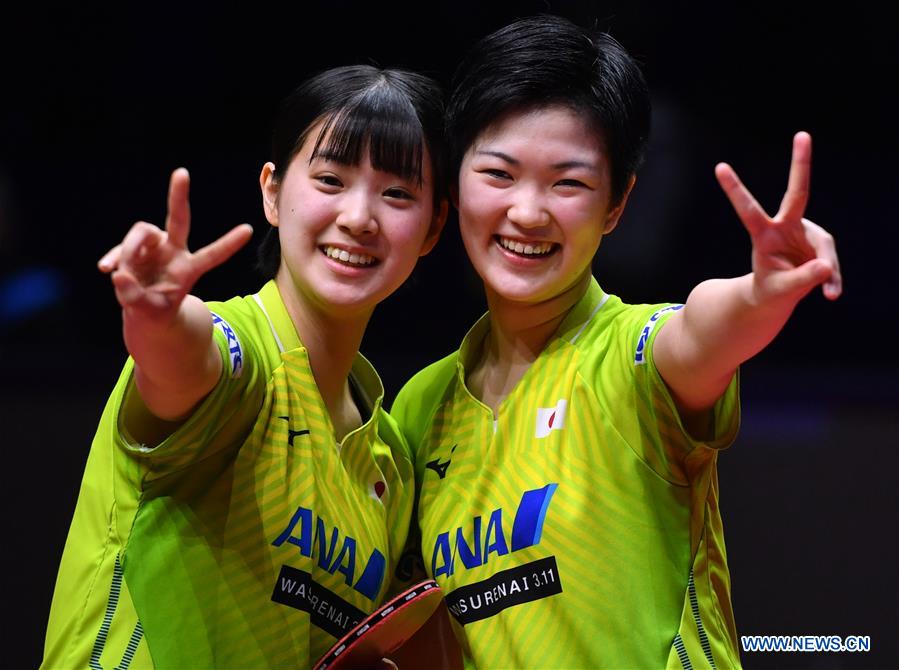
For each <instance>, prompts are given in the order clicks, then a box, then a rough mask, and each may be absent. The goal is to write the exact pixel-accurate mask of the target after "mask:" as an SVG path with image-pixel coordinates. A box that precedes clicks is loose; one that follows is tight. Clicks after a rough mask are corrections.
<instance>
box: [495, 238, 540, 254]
mask: <svg viewBox="0 0 899 670" xmlns="http://www.w3.org/2000/svg"><path fill="white" fill-rule="evenodd" d="M499 243H500V244H501V245H502V246H503V248H505V249H508V250H509V251H514V252H515V253H516V254H523V255H525V256H543V255H545V254H547V253H549V252H550V251H552V248H553V243H552V242H540V243H528V244H522V243H521V242H517V241H515V240H510V239H507V238H505V237H499Z"/></svg>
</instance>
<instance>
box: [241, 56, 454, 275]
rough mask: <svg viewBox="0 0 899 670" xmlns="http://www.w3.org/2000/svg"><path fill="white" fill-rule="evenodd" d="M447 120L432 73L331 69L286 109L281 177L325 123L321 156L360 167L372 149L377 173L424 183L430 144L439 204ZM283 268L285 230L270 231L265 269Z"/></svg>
mask: <svg viewBox="0 0 899 670" xmlns="http://www.w3.org/2000/svg"><path fill="white" fill-rule="evenodd" d="M443 114H444V106H443V93H442V91H441V89H440V86H439V85H438V84H437V82H435V81H434V80H432V79H431V78H429V77H426V76H425V75H422V74H418V73H415V72H409V71H406V70H397V69H380V68H376V67H373V66H370V65H349V66H345V67H337V68H332V69H330V70H325V71H324V72H320V73H319V74H317V75H315V76H313V77H311V78H310V79H307V80H306V81H305V82H303V83H302V84H301V85H300V86H299V87H297V88H296V89H295V90H294V91H293V92H292V93H291V94H290V95H288V96H287V97H286V98H285V99H284V100H283V102H282V103H281V106H280V109H279V111H278V114H277V116H276V119H275V124H274V131H273V133H272V161H273V162H274V164H275V179H279V178H280V177H281V176H283V175H284V174H286V172H287V168H288V166H289V165H290V162H291V161H292V160H293V158H294V157H295V156H296V155H297V154H298V153H299V152H300V151H301V150H302V148H303V145H304V144H305V142H306V140H307V139H309V137H308V135H309V131H310V129H311V128H312V127H313V126H314V125H315V124H316V123H317V122H319V121H321V120H324V122H325V123H324V126H323V127H322V130H321V131H320V132H319V134H318V137H317V138H315V140H314V141H315V145H314V147H313V156H316V155H321V154H327V155H328V156H329V157H330V158H332V159H333V160H336V161H337V162H340V163H346V164H348V165H356V164H358V163H359V161H360V160H362V156H363V155H364V153H365V150H366V149H368V151H369V160H370V161H371V164H372V167H374V168H375V169H376V170H384V171H386V172H392V173H394V174H397V175H400V176H401V177H403V178H406V179H412V178H417V179H418V180H419V182H421V179H422V160H423V159H424V150H423V149H424V147H425V146H426V147H427V150H428V154H429V155H430V158H431V168H432V169H431V174H432V178H433V182H434V184H433V186H434V203H435V206H436V205H438V204H439V203H440V202H441V201H442V200H443V199H444V198H446V187H447V183H446V170H445V167H444V160H445V151H444V142H443ZM325 139H327V145H326V146H323V144H322V143H323V142H324V141H325ZM280 263H281V243H280V241H279V239H278V231H277V229H276V228H269V230H268V231H267V233H266V235H265V236H264V238H263V240H262V242H261V243H260V245H259V250H258V267H259V269H260V270H261V271H262V273H263V274H264V275H265V276H266V277H267V278H272V277H274V276H275V274H276V273H277V272H278V267H279V265H280Z"/></svg>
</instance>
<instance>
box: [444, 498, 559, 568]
mask: <svg viewBox="0 0 899 670" xmlns="http://www.w3.org/2000/svg"><path fill="white" fill-rule="evenodd" d="M558 486H559V485H558V484H547V485H546V486H544V487H543V488H540V489H534V490H533V491H525V492H524V493H523V494H522V495H521V501H520V502H519V503H518V509H517V510H515V519H514V520H513V521H512V535H511V537H509V532H508V524H509V516H508V515H506V521H505V527H504V526H503V510H502V509H501V508H500V509H495V510H493V512H491V513H490V518H489V519H488V521H487V528H486V530H484V522H483V519H482V518H481V517H480V516H476V517H474V519H472V527H471V531H472V532H471V535H470V536H469V537H470V538H471V539H470V540H469V539H468V538H466V536H465V530H466V529H464V528H456V530H455V533H451V532H450V531H447V532H445V533H440V534H439V535H438V536H437V539H436V540H435V541H434V553H433V554H432V556H431V574H432V575H433V576H434V579H437V577H438V576H440V575H446V576H447V577H450V576H452V575H453V573H455V572H456V569H457V565H456V559H457V558H458V559H459V560H460V561H461V562H462V566H463V567H464V568H465V569H471V568H476V567H477V566H479V565H485V564H486V563H487V562H488V561H489V560H490V554H495V555H497V556H504V555H506V554H508V553H510V552H514V551H518V550H519V549H524V548H526V547H532V546H534V545H537V544H540V539H541V537H542V535H543V522H544V520H545V519H546V512H547V510H548V509H549V503H550V501H551V500H552V497H553V493H555V492H556V489H557V488H558ZM453 536H454V537H453ZM507 538H509V539H507ZM509 540H511V548H510V547H509V544H510V542H509Z"/></svg>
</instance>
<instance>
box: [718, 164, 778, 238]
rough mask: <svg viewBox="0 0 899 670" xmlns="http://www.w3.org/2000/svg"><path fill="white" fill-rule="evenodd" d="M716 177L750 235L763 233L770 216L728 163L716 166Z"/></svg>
mask: <svg viewBox="0 0 899 670" xmlns="http://www.w3.org/2000/svg"><path fill="white" fill-rule="evenodd" d="M715 177H717V178H718V183H719V184H720V185H721V188H722V189H723V190H724V194H725V195H726V196H727V199H728V200H730V204H731V205H732V206H733V208H734V211H735V212H736V213H737V216H738V217H739V218H740V221H742V222H743V226H744V227H745V228H746V230H748V231H749V234H750V235H756V234H757V233H759V232H761V230H762V229H763V228H764V227H765V225H766V224H767V223H768V215H767V214H766V213H765V210H764V209H762V206H761V205H760V204H759V203H758V201H757V200H756V199H755V198H754V197H753V195H752V193H750V192H749V189H748V188H746V186H744V185H743V182H742V181H740V178H739V177H738V176H737V173H736V172H735V171H734V169H733V168H732V167H731V166H730V165H728V164H727V163H718V165H716V166H715Z"/></svg>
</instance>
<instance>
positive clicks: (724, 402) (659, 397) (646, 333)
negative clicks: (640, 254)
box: [628, 305, 740, 462]
mask: <svg viewBox="0 0 899 670" xmlns="http://www.w3.org/2000/svg"><path fill="white" fill-rule="evenodd" d="M645 307H646V308H645V309H643V310H640V311H638V312H637V313H636V315H635V316H637V317H638V318H637V320H636V324H635V327H632V328H629V329H628V338H629V340H630V342H631V343H633V361H632V362H633V367H634V382H635V388H636V392H637V399H638V402H639V403H640V405H641V406H642V408H643V411H646V412H648V413H651V414H652V415H653V416H654V417H655V419H656V422H655V423H656V426H657V430H658V438H659V446H660V447H661V448H662V449H663V450H664V452H665V453H664V454H659V456H664V457H665V458H666V459H669V460H670V459H674V460H676V461H678V462H682V461H683V460H684V459H685V458H686V457H687V456H688V455H690V454H691V453H694V452H695V451H696V450H697V449H710V450H719V449H723V448H726V447H728V446H730V444H731V443H733V441H734V439H735V438H736V436H737V431H738V430H739V425H740V402H739V371H737V372H735V373H734V376H733V378H732V379H731V381H730V384H729V385H728V387H727V389H726V390H725V391H724V393H723V394H722V395H721V397H720V398H718V400H717V402H716V403H715V405H714V406H713V407H712V425H713V428H712V431H711V433H710V435H708V436H707V437H706V438H705V439H697V438H694V437H693V436H692V435H691V434H690V433H689V431H688V430H687V429H686V427H685V426H684V424H683V421H682V420H681V416H680V412H679V411H678V409H677V405H676V404H675V402H674V398H673V397H672V395H671V392H670V390H669V389H668V385H667V384H666V383H665V381H664V380H663V379H662V376H661V375H660V374H659V371H658V369H657V368H656V365H655V360H654V359H653V345H654V344H655V340H656V337H658V334H659V333H660V332H661V330H662V328H664V326H665V323H666V322H667V321H668V319H670V318H671V316H673V315H674V314H675V313H676V312H678V311H679V310H680V309H682V308H683V305H650V306H645Z"/></svg>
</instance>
